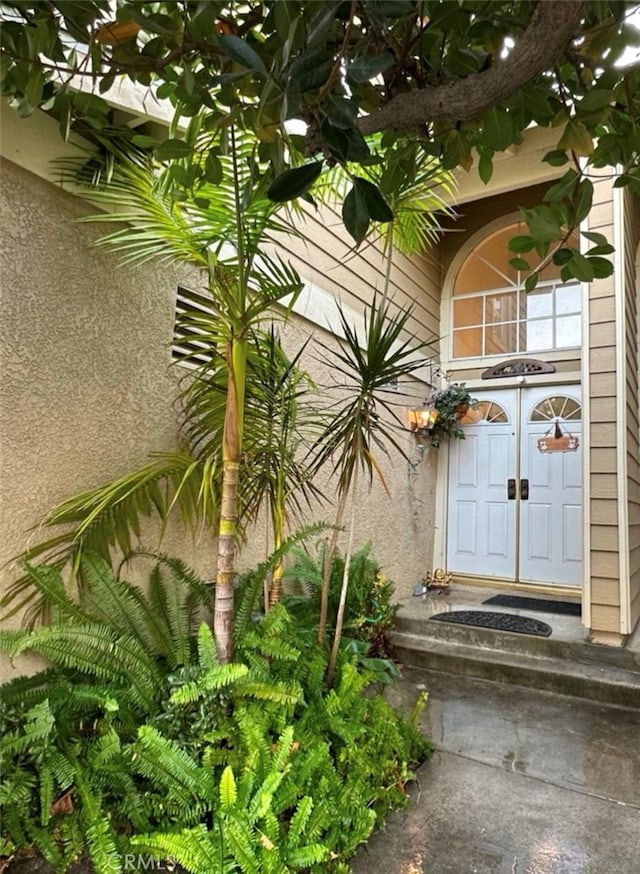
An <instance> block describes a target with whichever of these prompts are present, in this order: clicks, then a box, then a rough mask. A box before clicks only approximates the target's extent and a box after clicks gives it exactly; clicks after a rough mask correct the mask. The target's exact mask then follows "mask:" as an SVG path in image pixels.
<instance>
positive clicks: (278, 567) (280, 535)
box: [269, 478, 285, 607]
mask: <svg viewBox="0 0 640 874" xmlns="http://www.w3.org/2000/svg"><path fill="white" fill-rule="evenodd" d="M284 505H285V500H284V493H283V489H282V481H281V479H280V478H279V481H278V487H277V490H276V500H275V502H274V507H273V513H272V516H273V549H274V552H275V551H276V550H278V549H280V547H281V546H282V544H283V542H284V525H285V508H284ZM283 573H284V559H283V558H282V557H281V558H279V559H278V561H277V563H276V564H275V565H274V567H273V572H272V574H271V590H270V591H269V606H270V607H273V605H274V604H277V603H278V601H279V600H280V598H281V597H282V575H283Z"/></svg>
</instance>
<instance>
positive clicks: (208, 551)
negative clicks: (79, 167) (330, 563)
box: [0, 160, 434, 595]
mask: <svg viewBox="0 0 640 874" xmlns="http://www.w3.org/2000/svg"><path fill="white" fill-rule="evenodd" d="M0 172H1V176H0V178H1V182H2V185H1V217H2V227H3V231H4V246H3V250H2V254H1V259H2V260H1V261H0V270H1V278H2V318H1V320H0V331H1V334H0V355H1V356H2V359H1V360H2V374H3V378H2V380H1V382H0V409H1V414H2V415H1V423H0V444H1V446H2V461H1V463H2V468H1V471H2V477H1V483H0V507H1V509H0V513H1V515H0V524H1V526H2V534H3V536H2V540H1V543H0V563H2V565H3V569H2V571H1V577H0V581H1V583H2V587H3V590H4V588H5V587H6V585H7V583H8V581H9V580H10V579H12V578H13V576H14V574H15V572H16V570H15V567H14V566H12V564H11V563H9V564H8V565H6V564H5V563H6V562H8V561H9V560H10V559H11V558H12V557H13V556H15V555H16V554H17V553H19V552H20V551H21V550H23V549H24V548H25V547H26V546H27V545H28V543H29V537H30V536H31V537H36V538H38V537H39V536H40V535H39V534H37V533H36V534H32V535H29V533H28V531H29V529H30V528H32V526H34V525H35V524H37V523H38V521H39V520H41V519H42V517H43V515H44V513H45V512H46V511H47V510H49V509H50V508H51V507H52V506H53V505H54V504H56V503H57V502H59V501H61V500H62V499H64V498H65V497H67V496H69V495H71V494H73V493H75V492H78V491H81V490H84V489H87V488H90V487H92V486H95V485H97V484H99V483H100V482H103V481H106V480H109V479H111V478H113V477H116V476H119V475H122V474H125V473H127V472H128V471H130V470H131V469H132V468H134V467H135V466H138V465H139V464H141V463H142V462H144V461H145V459H146V457H147V454H148V453H149V452H150V451H153V450H164V449H173V448H174V447H175V445H176V436H177V424H176V411H175V408H174V406H173V404H174V400H175V396H176V379H177V374H176V370H175V368H174V369H173V370H171V369H170V368H169V363H170V344H171V337H172V330H173V321H174V307H175V293H176V286H177V284H178V282H182V283H184V284H186V285H189V286H191V287H194V286H196V287H197V285H198V283H199V277H198V276H197V275H195V274H189V273H186V272H181V271H179V270H177V269H172V268H166V267H163V268H162V269H158V268H154V267H153V266H149V265H146V266H144V267H141V268H129V267H127V268H126V269H125V268H121V267H119V266H118V264H117V261H116V259H115V258H114V257H113V256H110V255H107V254H105V253H103V252H100V251H98V250H96V249H95V248H92V247H91V243H92V241H93V240H94V239H95V238H96V237H98V236H99V235H100V228H99V227H98V226H94V225H86V224H76V223H74V222H75V219H77V218H78V217H79V216H81V215H83V214H85V213H86V212H87V211H90V210H88V209H87V208H86V206H85V205H84V204H83V203H82V202H81V201H80V200H78V199H77V198H75V197H73V196H71V195H68V194H65V193H62V192H61V191H60V190H59V189H57V188H56V187H55V186H54V185H52V184H51V183H49V182H46V181H44V180H43V179H42V178H40V177H39V176H37V175H34V174H32V173H30V172H28V171H27V170H25V169H24V168H22V167H19V166H17V165H16V164H14V163H12V162H10V161H6V160H5V161H3V163H2V166H1V170H0ZM300 245H303V244H300ZM303 248H304V253H305V257H308V258H309V261H310V263H312V264H314V265H315V273H314V280H315V281H316V282H319V281H320V280H321V279H322V269H321V261H320V255H319V253H318V252H317V251H316V252H315V253H314V251H311V252H310V251H309V250H310V248H311V250H313V244H307V243H305V244H304V247H303ZM299 257H300V259H301V258H302V256H301V255H300V256H299ZM380 263H381V262H380ZM300 266H301V267H302V265H300ZM352 271H353V278H352V279H351V280H350V288H351V289H352V290H354V291H355V292H356V293H357V292H358V290H359V283H362V285H363V286H364V288H365V290H363V291H362V292H361V295H360V296H361V297H362V299H364V298H365V297H366V294H367V290H368V289H369V288H370V287H371V286H372V284H376V283H378V282H379V279H380V277H379V276H375V277H373V278H372V275H371V268H370V267H368V266H367V261H366V259H362V261H361V263H356V264H355V265H354V266H353V267H352ZM331 290H335V291H336V292H337V293H338V295H339V294H340V287H339V286H335V285H334V286H333V289H331ZM283 331H284V337H285V343H286V345H287V346H288V347H289V348H291V349H295V348H298V347H299V345H301V343H302V341H303V339H304V338H305V337H306V336H307V335H308V334H309V333H316V334H317V333H320V334H324V335H325V336H324V339H325V340H326V339H327V338H328V337H329V335H327V334H326V332H324V331H322V329H320V328H318V327H317V326H316V325H313V324H311V323H310V322H307V321H305V320H303V319H299V318H294V319H293V320H292V321H291V322H290V323H289V324H288V325H286V326H285V327H284V329H283ZM317 354H318V352H317V350H313V348H310V349H309V350H308V351H307V353H306V356H307V357H306V363H307V364H308V365H309V367H310V369H311V370H312V371H313V372H314V376H316V377H317V378H318V382H319V383H320V384H323V383H324V382H328V377H327V374H326V366H325V365H323V366H319V365H318V362H317ZM323 371H325V372H324V373H323ZM423 394H424V389H422V388H420V389H417V390H416V394H415V398H416V400H419V399H421V397H422V396H423ZM403 411H404V407H403ZM402 440H404V441H405V443H406V445H407V449H408V450H409V451H412V449H413V446H412V438H411V437H410V436H409V435H408V434H405V435H401V441H402ZM382 466H383V469H384V470H385V476H386V477H387V479H388V483H389V488H390V493H391V497H387V496H386V495H385V493H384V490H382V489H381V488H379V487H378V488H375V489H374V490H373V491H372V493H371V495H366V494H361V497H360V499H359V505H358V513H357V535H356V541H357V544H358V545H360V544H362V543H364V542H366V541H367V540H368V539H371V540H372V541H373V544H374V552H375V554H376V556H377V557H378V558H379V559H380V560H381V561H382V562H383V564H384V566H385V570H386V572H387V573H388V575H389V576H391V577H393V578H395V579H396V580H397V582H398V584H399V590H398V594H399V595H403V594H404V595H406V594H408V593H409V592H410V589H411V587H412V586H413V585H414V583H415V582H416V580H417V579H418V578H419V577H420V576H421V575H422V574H423V573H424V571H425V568H426V566H427V556H428V555H430V549H431V541H432V534H431V532H432V527H433V509H432V493H433V489H432V485H433V480H434V471H433V470H432V469H431V462H430V461H428V460H427V462H426V463H425V464H423V465H420V466H419V468H417V469H416V471H415V472H414V473H413V474H412V476H411V478H409V476H408V469H407V463H406V461H404V460H402V459H401V458H398V457H396V458H394V459H393V461H391V462H387V461H385V460H383V465H382ZM328 491H329V493H330V491H331V487H330V486H329V487H328ZM316 515H317V517H319V518H328V519H331V518H332V517H333V511H332V510H331V509H324V510H319V511H318V513H317V514H316ZM259 530H260V531H263V530H264V529H263V528H261V529H259ZM144 542H145V544H146V545H150V546H155V543H156V537H155V532H154V530H153V527H152V526H151V527H150V528H149V529H148V530H147V531H146V532H145V534H144ZM163 549H165V550H166V551H169V552H173V553H177V554H180V555H181V556H182V557H184V558H185V559H186V560H187V561H189V562H191V563H193V564H194V565H195V566H196V568H197V569H198V570H199V571H200V572H201V573H203V575H205V576H211V575H212V570H213V568H212V560H211V556H212V549H213V544H212V542H211V540H210V539H209V538H207V539H205V541H204V542H202V541H201V542H200V543H198V544H196V545H194V544H193V542H192V539H191V535H190V534H189V533H187V532H184V531H183V530H182V529H181V527H180V526H175V527H174V528H173V529H172V530H171V531H170V532H169V536H168V538H167V540H166V541H165V543H164V544H163ZM263 549H264V543H263V540H262V537H261V536H254V537H253V538H252V543H251V545H250V547H249V548H248V549H246V550H245V551H244V552H243V555H242V558H241V564H242V565H244V566H247V565H248V564H250V563H252V562H253V561H254V560H255V559H259V558H262V557H263V554H264V553H263Z"/></svg>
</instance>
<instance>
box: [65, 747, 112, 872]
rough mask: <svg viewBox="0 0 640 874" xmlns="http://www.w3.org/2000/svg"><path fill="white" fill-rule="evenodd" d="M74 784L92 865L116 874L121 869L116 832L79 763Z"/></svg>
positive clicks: (97, 868)
mask: <svg viewBox="0 0 640 874" xmlns="http://www.w3.org/2000/svg"><path fill="white" fill-rule="evenodd" d="M75 786H76V790H77V792H78V795H79V797H80V799H81V801H82V812H81V818H82V821H83V826H84V834H85V837H86V843H87V849H88V850H89V855H90V857H91V861H92V862H93V866H94V868H95V870H96V871H114V872H116V874H118V872H121V871H122V870H123V869H122V859H123V856H122V853H121V852H120V847H119V845H118V840H117V837H116V834H115V832H114V830H113V826H112V824H111V822H110V821H109V819H108V817H107V816H106V815H105V813H104V809H103V805H102V798H101V796H100V794H99V793H96V792H95V790H94V789H93V788H92V787H91V786H90V784H89V782H88V780H87V779H86V776H85V772H84V770H83V768H82V766H81V765H80V764H77V767H76V777H75Z"/></svg>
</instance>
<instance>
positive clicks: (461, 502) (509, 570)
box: [447, 386, 582, 586]
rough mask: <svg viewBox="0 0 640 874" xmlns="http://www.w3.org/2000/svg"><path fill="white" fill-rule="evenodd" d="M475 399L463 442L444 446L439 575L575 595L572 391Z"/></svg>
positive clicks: (576, 468) (577, 479) (577, 420)
mask: <svg viewBox="0 0 640 874" xmlns="http://www.w3.org/2000/svg"><path fill="white" fill-rule="evenodd" d="M477 397H478V399H479V400H480V401H481V403H480V406H479V408H478V410H477V411H471V413H470V415H468V417H467V420H468V421H467V422H465V423H463V427H464V431H465V437H466V439H465V440H454V441H451V444H450V465H449V511H448V526H447V533H448V537H447V542H448V549H447V570H450V571H452V572H454V573H463V574H470V575H473V576H481V577H485V578H486V577H492V576H494V577H501V578H503V579H512V580H516V581H519V582H539V583H545V584H554V583H555V584H558V585H576V586H578V585H580V584H581V582H582V512H581V492H582V489H581V482H582V466H581V457H582V449H581V446H580V435H581V430H580V426H581V408H580V389H579V387H577V386H561V387H560V386H558V387H553V388H550V387H549V386H545V387H535V388H523V389H499V390H496V391H493V392H491V391H488V392H486V393H482V394H481V393H478V395H477ZM557 434H562V435H563V438H562V441H561V442H560V443H558V442H557V441H556V440H555V437H556V435H557ZM550 438H554V439H550ZM569 438H571V439H570V444H569V448H564V446H565V444H566V443H567V441H568V440H569ZM541 441H546V442H544V443H541ZM549 449H551V451H548V450H549ZM563 449H564V451H554V450H563ZM545 450H547V451H545Z"/></svg>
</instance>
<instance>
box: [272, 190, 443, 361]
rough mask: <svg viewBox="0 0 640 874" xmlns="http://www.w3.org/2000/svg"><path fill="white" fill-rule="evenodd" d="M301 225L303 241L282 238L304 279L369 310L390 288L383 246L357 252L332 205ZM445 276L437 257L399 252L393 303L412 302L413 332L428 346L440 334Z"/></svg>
mask: <svg viewBox="0 0 640 874" xmlns="http://www.w3.org/2000/svg"><path fill="white" fill-rule="evenodd" d="M296 225H297V230H298V232H299V234H300V236H299V237H294V236H280V237H278V239H277V243H278V246H277V248H278V250H279V251H280V254H281V255H282V257H284V258H286V259H287V260H290V261H291V263H292V264H293V266H294V267H296V269H297V270H298V271H299V273H300V275H301V276H302V277H303V279H306V280H308V281H309V282H311V283H312V284H314V285H316V286H318V287H319V288H321V289H323V290H324V291H326V292H329V293H330V294H333V295H335V297H336V298H337V299H338V300H342V301H343V302H344V303H345V304H347V305H348V306H350V307H352V308H353V309H355V310H356V311H358V312H363V310H364V308H365V306H366V305H367V304H368V303H369V302H370V301H371V300H372V298H373V296H374V295H375V294H376V293H378V294H381V293H382V291H383V288H384V280H385V269H386V263H385V259H384V258H383V256H382V252H381V251H380V248H379V247H378V246H375V245H363V246H361V247H360V248H359V249H358V250H357V251H355V252H354V251H353V241H352V240H351V238H350V237H349V235H348V234H347V232H346V230H345V228H344V224H343V222H342V219H341V217H340V216H339V215H338V213H336V212H335V211H334V210H332V209H330V208H328V207H322V208H321V209H318V210H312V209H311V208H308V209H305V212H304V216H301V217H300V220H299V221H296ZM436 252H437V250H436ZM440 275H441V268H440V259H439V257H438V255H437V254H436V253H431V252H428V253H427V254H426V255H422V256H412V257H411V258H408V257H406V256H404V255H402V254H400V253H395V254H394V257H393V262H392V268H391V274H390V287H389V299H390V300H391V301H392V304H393V305H396V306H397V307H399V308H400V307H406V306H407V305H408V304H412V307H413V314H412V319H411V320H410V323H409V330H410V331H411V333H412V334H414V335H415V336H416V337H418V338H419V339H420V340H421V341H423V342H424V341H427V340H434V341H435V339H436V338H437V336H438V326H439V320H440V284H441V283H440ZM427 354H428V353H427Z"/></svg>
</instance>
